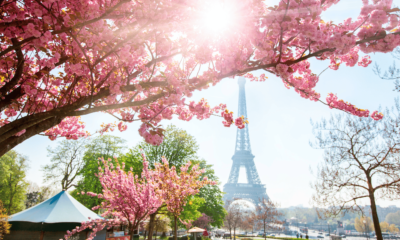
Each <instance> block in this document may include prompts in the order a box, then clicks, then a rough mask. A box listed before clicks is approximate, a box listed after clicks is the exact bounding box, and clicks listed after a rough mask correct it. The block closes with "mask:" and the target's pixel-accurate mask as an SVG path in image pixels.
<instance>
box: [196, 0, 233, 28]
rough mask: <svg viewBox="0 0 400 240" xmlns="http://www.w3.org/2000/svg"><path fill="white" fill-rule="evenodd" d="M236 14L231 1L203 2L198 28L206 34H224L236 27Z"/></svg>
mask: <svg viewBox="0 0 400 240" xmlns="http://www.w3.org/2000/svg"><path fill="white" fill-rule="evenodd" d="M232 2H233V1H232ZM234 13H235V11H234V9H233V5H232V4H230V3H229V1H218V0H217V1H215V0H214V1H207V2H203V4H202V7H201V8H200V12H199V15H198V17H199V18H198V26H199V28H200V29H201V30H202V32H204V33H208V34H223V33H224V32H226V31H229V30H230V29H231V28H232V27H233V26H234V23H235V21H236V20H237V17H235V14H234Z"/></svg>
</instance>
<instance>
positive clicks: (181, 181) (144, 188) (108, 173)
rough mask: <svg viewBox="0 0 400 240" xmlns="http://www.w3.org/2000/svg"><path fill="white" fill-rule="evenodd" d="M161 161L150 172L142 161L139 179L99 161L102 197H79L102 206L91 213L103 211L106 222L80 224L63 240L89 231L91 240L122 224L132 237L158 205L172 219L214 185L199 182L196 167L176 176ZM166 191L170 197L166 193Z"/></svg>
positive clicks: (198, 170) (130, 172) (187, 167)
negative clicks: (93, 199) (187, 202)
mask: <svg viewBox="0 0 400 240" xmlns="http://www.w3.org/2000/svg"><path fill="white" fill-rule="evenodd" d="M162 161H163V164H156V168H155V169H154V170H151V169H148V166H149V162H148V161H147V160H146V158H144V160H143V170H142V173H141V176H137V175H134V174H133V173H132V171H129V172H125V171H124V170H123V169H124V168H125V166H124V164H122V166H120V165H117V166H114V165H113V164H112V163H111V159H108V160H104V159H101V162H102V165H100V163H99V165H100V167H99V174H98V178H99V180H100V183H101V185H102V194H96V193H92V192H87V193H85V192H82V193H81V194H87V195H89V196H92V197H97V198H99V199H101V200H102V203H101V204H100V205H98V206H96V207H94V208H93V210H96V209H99V208H101V209H103V210H104V212H103V213H102V214H101V215H102V216H103V217H105V218H108V219H104V220H103V219H95V220H92V221H89V222H85V223H82V225H81V226H78V227H76V229H74V230H73V231H68V232H67V234H66V235H65V239H68V238H70V237H71V236H72V235H74V234H75V233H77V232H81V231H83V230H85V229H87V228H90V229H92V230H93V232H92V233H91V234H90V236H89V238H88V239H89V240H91V239H93V237H94V236H95V235H96V232H98V231H100V230H102V229H103V228H104V227H106V226H108V227H110V226H113V225H120V224H126V225H127V226H128V229H129V234H130V235H131V236H132V237H133V231H134V230H135V229H137V228H138V226H139V224H140V223H141V222H142V221H143V220H145V219H147V218H148V217H149V216H150V214H152V213H154V212H156V211H157V210H158V209H159V208H160V207H161V205H162V204H165V205H166V206H167V208H168V211H170V212H171V213H172V214H174V215H176V214H177V213H179V212H178V211H182V207H181V205H183V204H184V200H186V198H187V197H188V196H190V195H194V194H196V193H198V192H199V189H200V188H201V187H203V186H204V185H206V184H213V185H215V184H216V182H214V181H210V180H208V179H207V178H204V179H199V176H200V175H201V173H202V172H203V170H200V169H198V165H194V166H191V164H190V163H188V164H186V165H185V166H183V167H182V168H181V173H180V174H177V172H176V169H175V167H171V168H170V167H169V163H168V161H167V160H166V159H165V158H163V159H162ZM190 167H191V168H190ZM189 168H190V169H189ZM162 181H164V182H162ZM170 191H172V192H173V193H174V194H171V193H169V192H170ZM178 195H179V196H178ZM170 196H174V197H170ZM178 215H179V214H178Z"/></svg>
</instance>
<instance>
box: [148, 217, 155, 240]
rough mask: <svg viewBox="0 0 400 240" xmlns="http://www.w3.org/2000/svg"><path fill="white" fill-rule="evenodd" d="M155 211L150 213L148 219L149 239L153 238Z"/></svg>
mask: <svg viewBox="0 0 400 240" xmlns="http://www.w3.org/2000/svg"><path fill="white" fill-rule="evenodd" d="M156 216H157V213H156V212H155V213H152V214H150V221H149V238H148V239H149V240H152V239H153V229H154V222H155V219H156Z"/></svg>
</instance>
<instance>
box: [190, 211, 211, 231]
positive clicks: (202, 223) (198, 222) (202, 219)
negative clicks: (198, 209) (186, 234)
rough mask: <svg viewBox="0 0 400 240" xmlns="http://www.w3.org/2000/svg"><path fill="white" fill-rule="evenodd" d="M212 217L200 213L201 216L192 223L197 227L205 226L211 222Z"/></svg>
mask: <svg viewBox="0 0 400 240" xmlns="http://www.w3.org/2000/svg"><path fill="white" fill-rule="evenodd" d="M212 221H213V220H212V218H211V217H210V216H208V215H207V214H205V213H202V215H201V217H199V218H198V219H197V220H196V221H194V222H193V225H194V226H196V227H199V228H207V227H208V224H210V223H211V222H212Z"/></svg>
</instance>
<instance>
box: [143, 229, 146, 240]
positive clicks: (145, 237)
mask: <svg viewBox="0 0 400 240" xmlns="http://www.w3.org/2000/svg"><path fill="white" fill-rule="evenodd" d="M143 237H144V238H143V239H144V240H146V237H147V231H146V230H145V231H144V236H143Z"/></svg>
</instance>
